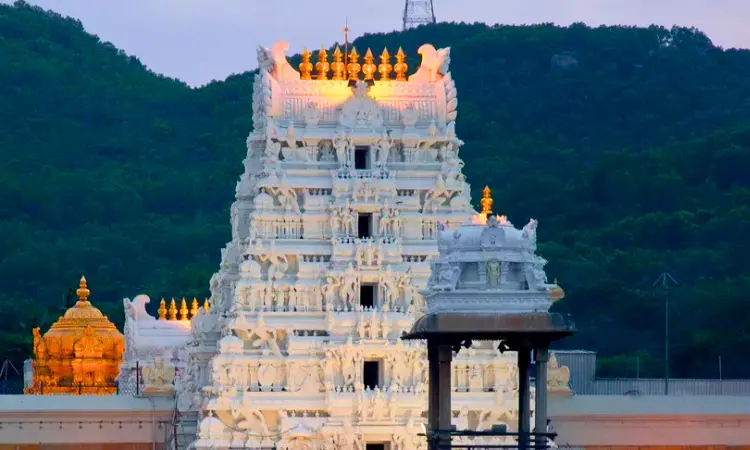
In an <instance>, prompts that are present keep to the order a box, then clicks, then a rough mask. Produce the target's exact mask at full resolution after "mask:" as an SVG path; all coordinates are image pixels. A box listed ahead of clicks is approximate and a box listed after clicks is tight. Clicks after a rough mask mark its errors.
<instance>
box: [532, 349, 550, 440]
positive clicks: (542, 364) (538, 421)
mask: <svg viewBox="0 0 750 450" xmlns="http://www.w3.org/2000/svg"><path fill="white" fill-rule="evenodd" d="M534 360H535V361H536V368H535V372H536V391H535V396H534V428H535V429H536V432H537V433H544V432H546V431H547V361H549V349H548V348H546V347H544V348H537V349H535V350H534ZM535 441H536V448H543V447H542V445H544V444H546V441H547V438H546V437H544V436H536V438H535Z"/></svg>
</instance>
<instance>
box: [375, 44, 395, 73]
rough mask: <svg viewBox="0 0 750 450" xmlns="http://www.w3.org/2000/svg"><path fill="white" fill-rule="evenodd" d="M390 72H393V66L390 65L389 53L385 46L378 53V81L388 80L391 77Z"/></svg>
mask: <svg viewBox="0 0 750 450" xmlns="http://www.w3.org/2000/svg"><path fill="white" fill-rule="evenodd" d="M391 72H393V66H392V65H391V54H390V53H388V49H387V48H384V49H383V53H381V54H380V65H379V66H378V73H380V81H384V80H389V79H390V78H391Z"/></svg>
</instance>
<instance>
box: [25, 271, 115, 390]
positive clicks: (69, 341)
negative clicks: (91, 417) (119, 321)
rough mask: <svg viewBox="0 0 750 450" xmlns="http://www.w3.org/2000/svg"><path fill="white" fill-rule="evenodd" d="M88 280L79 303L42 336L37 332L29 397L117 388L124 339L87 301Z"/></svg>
mask: <svg viewBox="0 0 750 450" xmlns="http://www.w3.org/2000/svg"><path fill="white" fill-rule="evenodd" d="M90 293H91V292H90V291H89V289H88V287H87V284H86V278H84V277H81V281H80V284H79V287H78V290H77V291H76V294H77V295H78V301H77V302H76V304H75V305H74V306H73V307H71V308H70V309H68V310H67V311H65V314H64V315H63V317H61V318H60V319H58V320H57V322H55V323H54V324H53V325H52V326H51V327H50V329H49V331H47V333H45V334H44V336H41V334H40V331H39V328H35V329H34V360H33V366H34V381H33V384H32V386H31V387H30V388H29V389H27V393H29V394H44V393H50V394H52V393H55V394H61V393H67V394H74V393H89V394H110V393H114V392H115V390H116V388H115V386H114V380H115V378H116V377H117V374H118V371H119V366H120V363H121V362H122V353H123V350H124V348H125V338H124V336H123V335H122V333H120V331H119V330H118V329H117V328H116V327H115V325H114V324H113V323H112V322H110V321H109V319H107V317H106V316H105V315H103V314H102V312H101V311H99V310H98V309H97V308H95V307H93V306H92V305H91V302H90V301H89V300H88V297H89V294H90Z"/></svg>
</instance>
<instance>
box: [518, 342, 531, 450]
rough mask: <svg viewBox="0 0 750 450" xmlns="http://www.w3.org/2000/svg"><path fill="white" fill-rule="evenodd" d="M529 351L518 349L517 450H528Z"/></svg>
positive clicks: (529, 429) (529, 413) (529, 405)
mask: <svg viewBox="0 0 750 450" xmlns="http://www.w3.org/2000/svg"><path fill="white" fill-rule="evenodd" d="M530 371H531V349H529V348H521V349H518V449H519V450H526V449H528V448H529V431H531V388H530V384H531V374H530Z"/></svg>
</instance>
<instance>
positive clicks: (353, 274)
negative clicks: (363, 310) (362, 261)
mask: <svg viewBox="0 0 750 450" xmlns="http://www.w3.org/2000/svg"><path fill="white" fill-rule="evenodd" d="M358 291H359V274H358V273H357V271H356V270H355V269H354V265H353V264H351V263H349V267H347V269H346V272H345V273H344V283H343V286H342V287H341V298H342V300H343V302H344V305H345V306H346V307H349V308H351V307H352V306H354V304H355V303H356V301H357V297H358V295H357V292H358Z"/></svg>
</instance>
